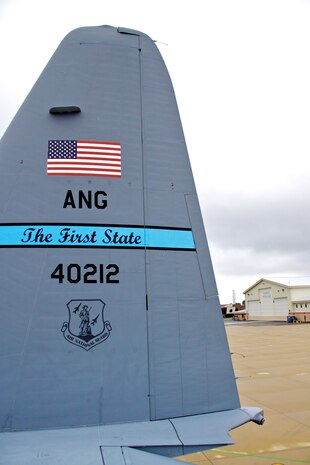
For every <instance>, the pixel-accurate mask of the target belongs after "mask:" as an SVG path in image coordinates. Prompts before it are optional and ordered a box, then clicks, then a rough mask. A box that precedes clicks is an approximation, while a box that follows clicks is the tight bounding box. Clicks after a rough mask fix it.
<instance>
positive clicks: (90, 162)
mask: <svg viewBox="0 0 310 465" xmlns="http://www.w3.org/2000/svg"><path fill="white" fill-rule="evenodd" d="M98 163H99V165H98V166H100V165H102V166H103V165H107V164H109V165H113V166H115V167H118V166H119V167H120V166H121V162H120V161H116V160H111V161H106V160H102V162H101V163H100V159H96V160H85V166H87V165H94V164H98ZM47 164H48V165H57V164H59V166H64V165H68V166H70V165H74V166H76V165H80V164H81V160H76V159H75V160H68V159H61V160H57V158H53V159H50V160H48V162H47ZM81 166H82V165H81Z"/></svg>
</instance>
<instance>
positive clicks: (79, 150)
mask: <svg viewBox="0 0 310 465" xmlns="http://www.w3.org/2000/svg"><path fill="white" fill-rule="evenodd" d="M77 153H98V154H101V153H102V154H103V155H104V154H111V155H115V156H118V157H120V156H121V152H120V151H116V150H100V149H79V148H78V149H77Z"/></svg>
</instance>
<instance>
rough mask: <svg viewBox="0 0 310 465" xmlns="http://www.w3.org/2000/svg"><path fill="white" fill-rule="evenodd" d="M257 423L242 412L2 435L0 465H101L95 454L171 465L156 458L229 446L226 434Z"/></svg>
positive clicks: (112, 460) (252, 413) (258, 417)
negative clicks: (250, 422)
mask: <svg viewBox="0 0 310 465" xmlns="http://www.w3.org/2000/svg"><path fill="white" fill-rule="evenodd" d="M262 419H263V412H262V411H261V410H260V409H258V408H253V407H248V408H242V409H236V410H229V411H227V412H216V413H209V414H205V415H195V416H189V417H184V418H172V419H167V420H158V421H144V422H135V423H128V424H120V425H102V426H91V427H82V428H66V429H57V430H45V431H22V432H14V433H2V434H1V435H0V450H1V456H0V465H16V464H17V463H18V465H54V464H56V463H57V465H62V464H64V465H65V464H68V463H74V465H88V464H91V465H97V464H98V465H102V462H101V454H102V457H103V460H104V461H103V463H104V464H105V465H110V464H111V465H112V464H113V465H119V464H120V465H121V464H124V465H128V464H130V465H139V464H140V463H142V462H141V460H143V458H146V457H147V458H149V459H148V460H146V461H145V462H144V464H145V465H153V464H154V465H161V464H162V465H165V463H167V464H169V463H171V462H169V461H168V462H167V459H162V458H161V457H160V455H164V456H166V457H167V456H168V457H169V456H170V457H173V456H179V455H185V454H190V453H194V452H198V451H201V450H205V449H210V448H212V447H215V446H224V445H228V444H233V443H234V441H233V440H232V438H231V437H230V435H229V434H228V432H229V431H230V430H232V429H234V428H236V427H238V426H241V425H243V424H244V423H247V422H249V421H254V422H261V421H262ZM136 449H139V450H136ZM100 450H101V454H99V452H100ZM146 452H151V454H146ZM153 454H155V456H154V455H153ZM16 457H18V460H17V458H16ZM121 460H123V462H122V461H121ZM130 460H131V462H130Z"/></svg>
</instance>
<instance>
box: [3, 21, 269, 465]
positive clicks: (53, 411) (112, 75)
mask: <svg viewBox="0 0 310 465" xmlns="http://www.w3.org/2000/svg"><path fill="white" fill-rule="evenodd" d="M0 179H1V182H0V192H1V199H2V202H1V224H0V254H1V269H0V295H1V327H2V331H1V338H0V347H1V350H0V353H1V357H0V363H1V369H0V372H1V377H0V392H1V406H0V428H1V433H0V464H1V465H17V464H18V465H28V464H31V465H39V464H40V465H43V464H44V465H55V464H59V465H62V464H66V465H67V464H69V463H72V464H75V465H102V464H105V465H140V464H141V465H142V464H143V465H145V464H147V465H165V464H167V465H168V464H170V463H171V464H172V463H175V461H174V460H173V459H171V458H169V457H173V456H179V455H183V454H188V453H193V452H195V451H201V450H205V449H208V448H212V447H218V446H222V445H227V444H232V443H233V440H232V439H231V437H230V436H229V434H228V431H229V430H231V429H233V428H235V427H237V426H240V425H242V424H244V423H247V422H249V421H254V422H256V423H258V424H262V423H263V420H264V417H263V412H262V410H261V409H260V408H256V407H240V402H239V397H238V392H237V389H236V383H235V378H234V373H233V368H232V363H231V357H230V353H229V348H228V344H227V339H226V335H225V330H224V325H223V321H222V316H221V312H220V305H219V299H218V293H217V288H216V283H215V279H214V273H213V269H212V264H211V259H210V255H209V250H208V244H207V239H206V236H205V232H204V227H203V222H202V217H201V213H200V208H199V203H198V199H197V194H196V190H195V185H194V181H193V176H192V172H191V167H190V162H189V157H188V154H187V149H186V144H185V140H184V135H183V131H182V127H181V122H180V118H179V114H178V109H177V104H176V100H175V96H174V91H173V87H172V84H171V81H170V78H169V75H168V72H167V70H166V67H165V64H164V62H163V60H162V57H161V55H160V53H159V51H158V49H157V47H156V45H155V43H154V42H153V40H151V39H150V38H149V37H148V36H147V35H145V34H144V33H142V32H139V31H135V30H130V29H126V28H114V27H110V26H98V27H85V28H79V29H76V30H74V31H72V32H71V33H69V34H68V35H67V36H66V37H65V39H64V40H63V41H62V43H61V44H60V46H59V47H58V49H57V50H56V52H55V54H54V55H53V56H52V58H51V60H50V61H49V63H48V64H47V66H46V68H45V69H44V71H43V73H42V74H41V76H40V77H39V79H38V81H37V82H36V84H35V85H34V87H33V89H32V91H31V92H30V94H29V96H28V97H27V99H26V100H25V102H24V103H23V105H22V107H21V108H20V110H19V111H18V113H17V115H16V117H15V118H14V120H13V121H12V123H11V125H10V126H9V128H8V129H7V131H6V133H5V134H4V136H3V138H2V140H1V145H0ZM163 456H164V457H163Z"/></svg>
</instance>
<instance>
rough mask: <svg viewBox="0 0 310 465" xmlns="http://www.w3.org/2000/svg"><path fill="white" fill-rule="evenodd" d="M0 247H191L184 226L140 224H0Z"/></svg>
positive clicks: (190, 237)
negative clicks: (175, 227) (168, 226)
mask: <svg viewBox="0 0 310 465" xmlns="http://www.w3.org/2000/svg"><path fill="white" fill-rule="evenodd" d="M0 247H107V248H111V247H118V248H125V247H126V248H139V249H141V248H146V249H175V250H179V249H182V250H195V243H194V239H193V233H192V231H190V230H188V229H172V228H152V227H145V228H143V227H141V226H106V225H105V226H98V225H95V226H92V225H50V224H47V225H46V224H45V225H44V224H41V225H37V224H35V225H16V224H14V225H0Z"/></svg>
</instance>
